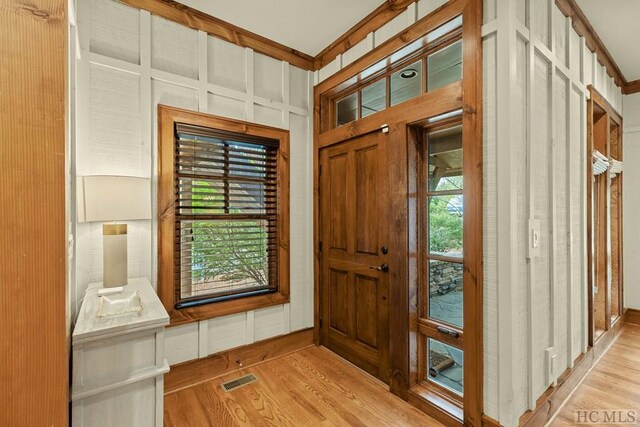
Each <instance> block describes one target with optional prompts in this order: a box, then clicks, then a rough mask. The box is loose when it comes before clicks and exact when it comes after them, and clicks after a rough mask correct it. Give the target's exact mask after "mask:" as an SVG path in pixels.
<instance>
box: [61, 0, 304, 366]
mask: <svg viewBox="0 0 640 427" xmlns="http://www.w3.org/2000/svg"><path fill="white" fill-rule="evenodd" d="M78 3H79V4H78V30H79V46H80V57H79V58H78V60H77V64H76V65H77V76H76V80H77V95H76V96H77V99H76V105H77V109H76V110H75V112H74V113H75V120H76V127H75V130H76V146H75V150H74V153H73V154H74V158H73V167H74V169H75V174H76V175H78V176H83V175H103V174H104V175H131V176H141V177H147V178H151V180H152V185H153V189H154V191H153V195H154V196H153V209H154V214H153V215H152V216H153V217H155V188H156V185H157V179H156V176H157V165H156V164H157V105H158V104H165V105H172V106H176V107H181V108H186V109H189V110H194V111H202V112H208V113H212V114H216V115H220V116H225V117H230V118H236V119H241V120H246V121H249V122H255V123H261V124H266V125H270V126H275V127H279V128H284V129H289V130H290V132H291V146H290V156H291V157H290V160H291V161H290V165H291V166H290V168H291V170H290V175H291V184H290V194H291V200H290V206H291V208H290V209H291V220H290V221H291V222H290V232H291V241H290V249H291V250H290V253H291V272H290V280H291V283H290V289H291V302H290V303H289V304H284V305H278V306H274V307H269V308H265V309H260V310H254V311H248V312H243V313H238V314H233V315H230V316H225V317H220V318H215V319H210V320H205V321H201V322H195V323H190V324H186V325H183V326H178V327H173V328H168V329H167V333H166V339H165V343H166V357H167V359H168V361H169V363H170V364H176V363H179V362H184V361H187V360H191V359H196V358H199V357H205V356H207V355H209V354H212V353H216V352H220V351H223V350H227V349H230V348H233V347H238V346H241V345H245V344H251V343H253V342H255V341H259V340H263V339H266V338H270V337H273V336H277V335H281V334H286V333H289V332H292V331H296V330H301V329H305V328H308V327H311V326H313V259H312V255H313V247H312V245H313V236H312V230H313V222H312V221H313V219H312V218H313V215H312V209H313V206H312V202H313V200H312V195H313V183H312V180H313V175H312V172H311V171H312V169H313V168H312V146H313V144H312V132H313V129H312V127H313V126H312V114H311V112H312V111H313V109H312V105H311V103H312V102H313V100H312V96H311V91H312V83H313V73H311V72H308V71H306V70H302V69H299V68H297V67H294V66H291V65H290V64H288V63H286V62H283V61H280V60H276V59H273V58H270V57H267V56H265V55H262V54H259V53H257V52H254V51H253V50H252V49H247V48H242V47H239V46H237V45H234V44H231V43H227V42H225V41H223V40H220V39H216V38H213V37H211V36H209V35H208V34H206V33H205V32H202V31H197V30H193V29H190V28H187V27H184V26H181V25H179V24H176V23H173V22H170V21H167V20H165V19H163V18H160V17H158V16H154V15H151V14H150V13H149V12H147V11H141V10H138V9H135V8H131V7H128V6H125V5H122V4H120V3H117V2H115V1H112V0H87V1H84V0H83V1H82V2H78ZM74 226H75V228H76V236H75V241H76V242H75V252H74V260H75V272H74V273H75V283H72V285H71V286H72V302H73V303H72V305H73V306H74V310H77V307H78V306H79V302H80V301H81V299H82V296H83V293H84V291H85V289H86V287H87V285H88V284H89V283H91V282H99V281H101V279H102V224H101V223H76V224H74ZM128 227H129V238H128V253H129V277H146V278H148V279H149V280H150V281H151V283H152V284H153V286H154V287H155V286H156V277H157V259H156V258H157V241H156V240H157V236H156V230H157V223H156V220H155V219H152V220H148V221H131V222H129V223H128Z"/></svg>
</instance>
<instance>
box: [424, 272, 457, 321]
mask: <svg viewBox="0 0 640 427" xmlns="http://www.w3.org/2000/svg"><path fill="white" fill-rule="evenodd" d="M462 268H463V266H462V264H457V263H453V262H445V261H436V260H429V313H428V314H429V317H430V318H432V319H435V320H440V321H442V322H445V323H449V324H450V325H454V326H457V327H459V328H462V303H463V297H462V295H463V292H462Z"/></svg>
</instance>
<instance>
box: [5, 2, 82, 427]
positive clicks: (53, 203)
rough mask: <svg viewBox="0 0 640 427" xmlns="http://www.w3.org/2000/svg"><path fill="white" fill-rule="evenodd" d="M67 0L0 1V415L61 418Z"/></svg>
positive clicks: (65, 365) (28, 422)
mask: <svg viewBox="0 0 640 427" xmlns="http://www.w3.org/2000/svg"><path fill="white" fill-rule="evenodd" d="M67 4H68V2H67V1H66V0H31V1H23V0H6V1H3V2H2V6H0V9H1V10H2V25H1V26H0V51H2V71H1V74H2V78H1V79H0V93H1V94H2V95H1V96H0V111H1V112H2V113H1V114H0V141H1V142H0V166H1V167H0V198H1V199H2V200H3V203H1V204H0V214H1V217H2V226H1V229H2V232H0V249H1V250H2V261H1V266H0V283H1V284H2V285H1V286H0V313H1V314H0V316H1V317H0V319H1V320H0V343H1V345H2V350H0V352H1V353H2V356H1V357H0V378H2V379H1V380H0V384H1V385H0V402H2V409H1V410H0V425H3V426H36V425H37V426H66V425H68V418H69V416H68V411H69V400H68V394H69V350H68V347H69V332H70V326H69V322H70V319H69V307H68V300H67V292H68V283H67V233H68V231H67V220H68V219H67V203H68V202H67V195H66V193H65V191H66V190H65V188H66V185H67V182H66V181H67V178H66V177H67V176H68V173H69V172H68V170H67V168H66V165H65V161H66V160H67V149H68V147H67V142H66V141H67V140H66V137H67V134H66V129H67V124H68V118H67V115H66V111H65V109H66V105H67V99H68V98H67V97H68V92H67V90H68V88H67V79H68V74H67V70H68V67H67V60H68V28H69V24H68V10H67V7H68V6H67Z"/></svg>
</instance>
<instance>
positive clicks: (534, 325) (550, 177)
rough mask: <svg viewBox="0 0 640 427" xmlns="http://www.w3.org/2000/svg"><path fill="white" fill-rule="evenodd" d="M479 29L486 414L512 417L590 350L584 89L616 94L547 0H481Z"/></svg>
mask: <svg viewBox="0 0 640 427" xmlns="http://www.w3.org/2000/svg"><path fill="white" fill-rule="evenodd" d="M482 34H483V52H484V67H483V68H484V90H483V94H484V115H483V129H484V135H483V142H484V215H485V217H484V261H485V262H484V277H485V283H484V293H485V294H484V299H485V302H484V307H485V313H484V316H485V332H484V346H485V350H484V352H485V363H484V365H485V373H484V375H485V379H484V381H485V392H484V396H485V412H486V414H487V415H489V416H491V417H493V418H495V419H497V420H499V421H500V422H501V423H502V424H503V425H505V426H513V425H517V424H518V418H519V417H520V415H522V413H524V412H525V411H526V410H527V409H534V408H535V405H536V399H537V398H538V397H539V396H540V395H541V394H542V393H543V392H544V391H545V390H546V389H547V388H548V387H549V385H551V384H552V383H553V382H554V381H556V380H557V378H558V376H559V375H560V374H562V373H563V372H564V371H565V369H567V368H571V367H573V362H574V360H575V359H576V357H577V356H579V355H580V354H581V353H582V352H584V351H586V348H587V333H588V331H587V310H588V309H587V286H586V283H587V246H586V245H587V240H586V185H587V183H586V182H585V179H586V178H585V177H586V173H587V171H586V164H587V157H586V156H587V153H586V101H587V99H588V96H589V93H588V91H587V86H588V85H590V84H593V85H594V87H595V88H596V89H597V90H598V91H599V92H600V93H602V94H603V96H604V97H605V98H606V99H607V100H608V101H609V102H610V103H611V104H612V105H613V107H614V108H615V109H616V110H617V111H619V112H622V93H621V91H620V88H618V87H617V86H616V85H615V83H614V81H613V79H612V78H611V77H609V76H608V75H607V73H606V69H605V67H604V66H603V65H601V64H600V63H598V60H597V58H596V56H595V54H593V53H592V52H591V51H590V50H589V49H588V48H587V47H586V45H585V42H584V39H583V38H581V37H580V36H578V34H577V33H576V32H575V31H574V30H573V28H572V26H571V22H570V19H569V18H566V17H565V16H564V15H562V13H561V12H560V10H559V9H558V8H557V6H556V5H555V1H554V0H528V1H526V0H517V1H514V0H487V1H485V3H484V25H483V28H482ZM531 220H532V222H530V221H531ZM531 226H533V227H536V228H537V227H539V231H540V248H539V253H535V251H533V252H531V253H530V252H529V245H530V244H531V242H530V240H531V239H530V238H529V236H530V235H531V229H530V227H531ZM547 349H549V351H547ZM551 355H555V357H554V360H553V361H551V358H550V356H551Z"/></svg>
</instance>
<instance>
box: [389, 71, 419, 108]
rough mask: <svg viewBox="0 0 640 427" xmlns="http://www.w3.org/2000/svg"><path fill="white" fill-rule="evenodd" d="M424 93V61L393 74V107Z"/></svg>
mask: <svg viewBox="0 0 640 427" xmlns="http://www.w3.org/2000/svg"><path fill="white" fill-rule="evenodd" d="M421 93H422V61H416V62H414V63H413V64H411V65H409V66H407V67H405V68H403V69H402V70H400V71H397V72H395V73H393V74H391V105H396V104H399V103H401V102H404V101H406V100H407V99H411V98H415V97H416V96H418V95H420V94H421Z"/></svg>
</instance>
